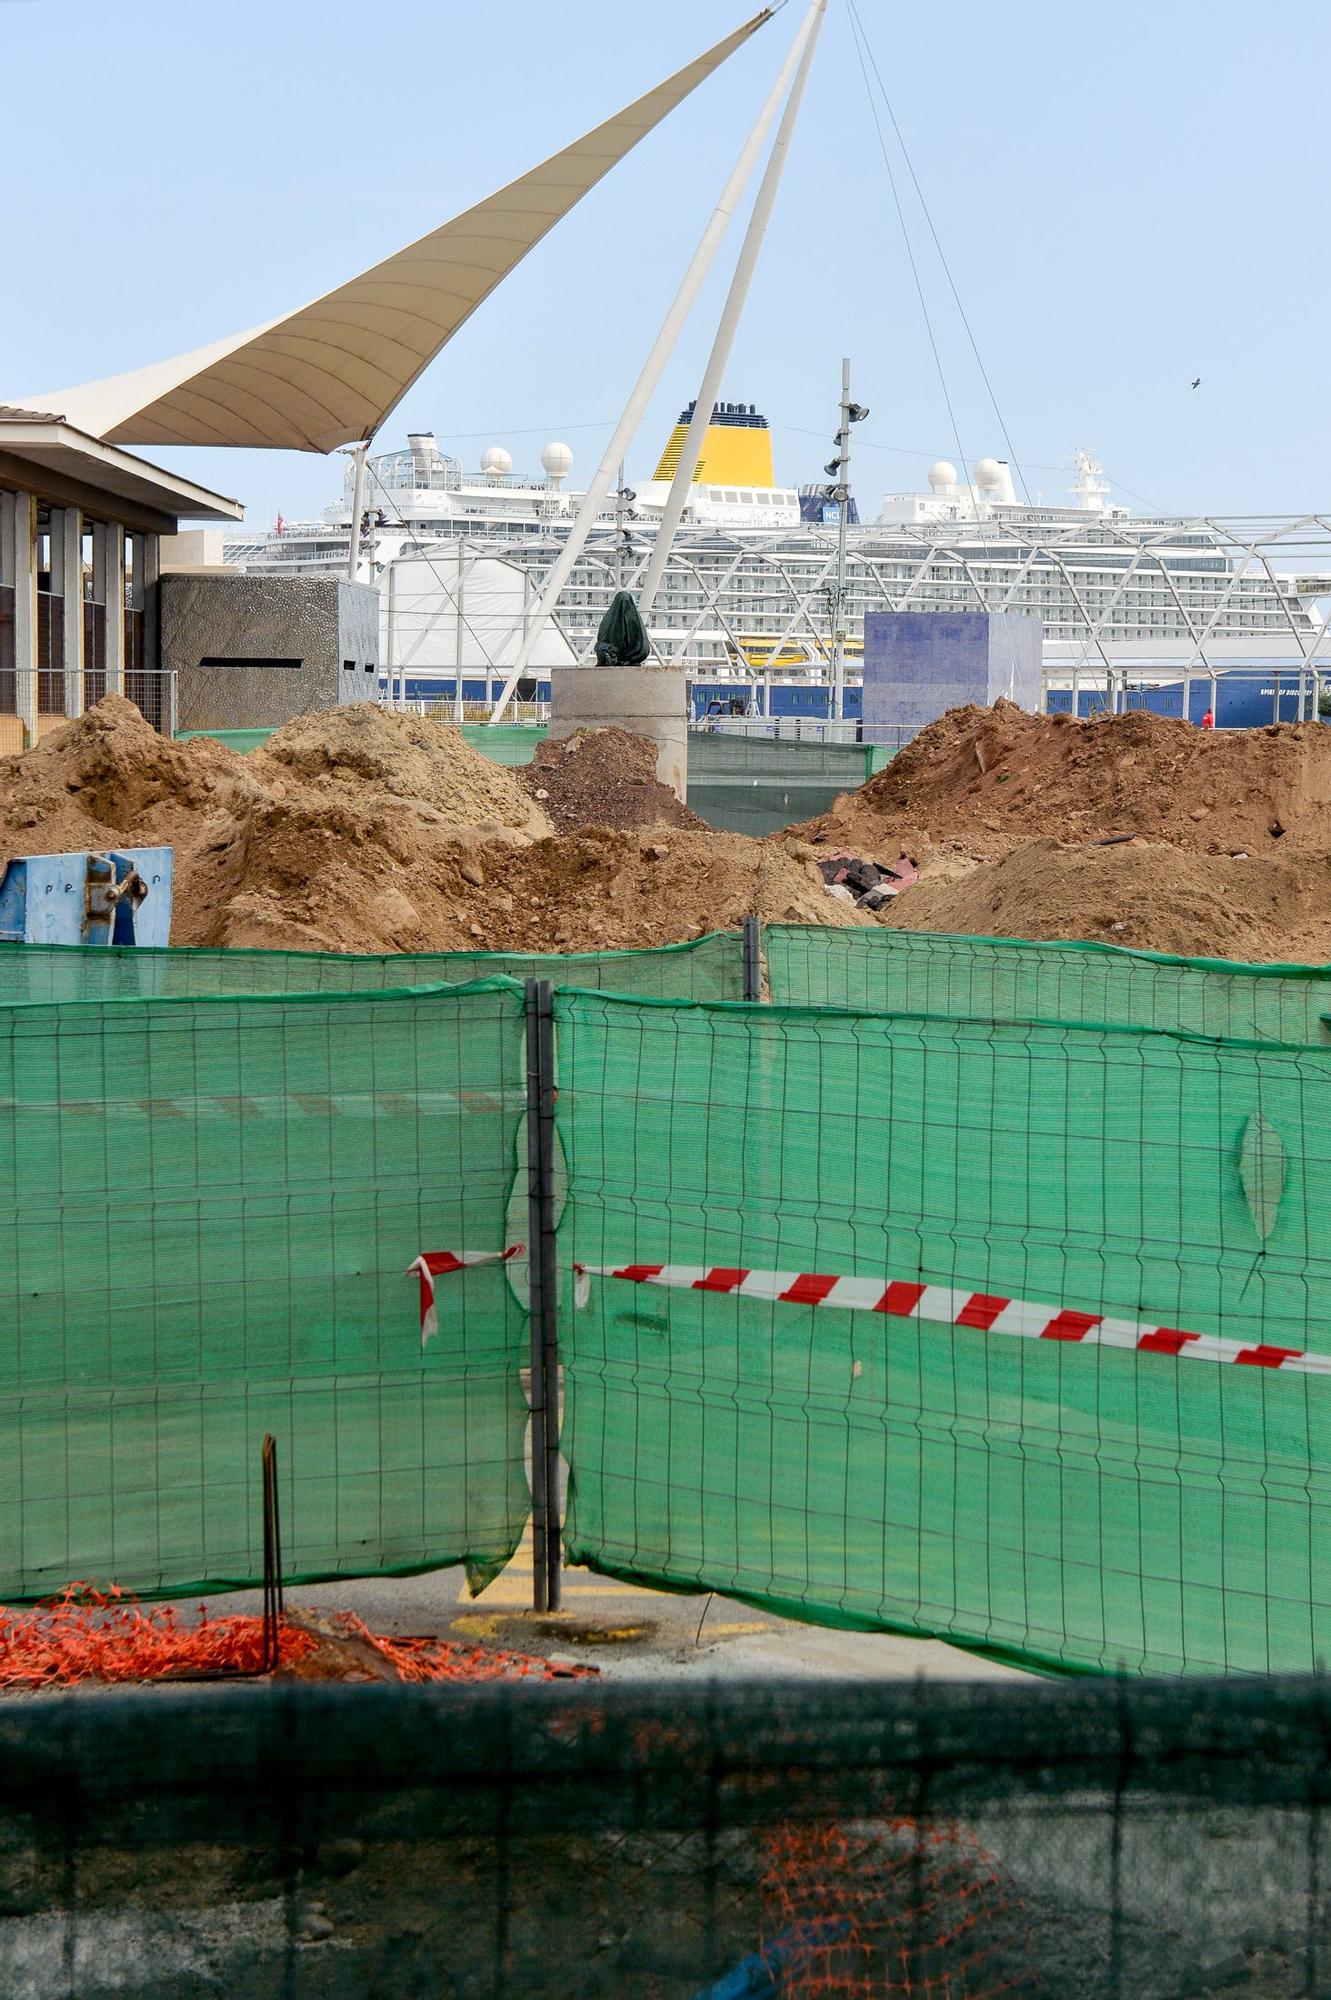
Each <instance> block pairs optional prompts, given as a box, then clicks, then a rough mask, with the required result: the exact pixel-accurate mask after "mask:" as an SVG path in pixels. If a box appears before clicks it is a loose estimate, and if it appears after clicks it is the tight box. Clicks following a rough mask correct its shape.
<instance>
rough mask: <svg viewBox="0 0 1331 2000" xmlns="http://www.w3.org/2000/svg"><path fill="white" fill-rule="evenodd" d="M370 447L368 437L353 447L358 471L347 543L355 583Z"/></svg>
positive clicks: (349, 575)
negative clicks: (366, 465) (366, 462)
mask: <svg viewBox="0 0 1331 2000" xmlns="http://www.w3.org/2000/svg"><path fill="white" fill-rule="evenodd" d="M369 449H370V442H369V439H368V438H366V439H364V440H363V441H362V443H360V444H354V445H352V447H351V456H352V460H353V462H354V464H355V468H356V472H355V477H354V478H353V480H352V482H351V539H350V542H349V543H348V545H347V576H348V578H349V580H350V581H351V582H352V583H355V582H356V580H357V578H358V577H359V576H360V517H361V510H362V509H363V507H364V505H365V454H366V452H367V451H368V450H369Z"/></svg>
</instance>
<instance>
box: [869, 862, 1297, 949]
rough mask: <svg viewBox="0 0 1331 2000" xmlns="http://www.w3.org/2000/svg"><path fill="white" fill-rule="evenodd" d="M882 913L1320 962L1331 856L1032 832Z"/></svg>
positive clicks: (916, 925) (904, 922)
mask: <svg viewBox="0 0 1331 2000" xmlns="http://www.w3.org/2000/svg"><path fill="white" fill-rule="evenodd" d="M883 914H884V920H885V921H886V922H887V923H888V924H891V925H895V926H897V927H899V928H901V929H904V930H913V931H953V932H960V933H964V934H967V935H970V936H973V937H1016V938H1051V939H1053V938H1087V939H1091V940H1092V941H1094V942H1096V943H1100V944H1121V945H1132V946H1135V947H1136V948H1137V949H1139V950H1150V951H1169V952H1179V953H1182V954H1183V955H1185V956H1187V957H1210V958H1239V959H1285V958H1292V959H1302V960H1305V961H1307V962H1308V963H1320V962H1323V961H1325V960H1326V959H1328V958H1329V957H1331V856H1326V855H1316V856H1314V855H1306V854H1299V853H1291V854H1281V855H1278V856H1272V857H1270V858H1265V857H1263V858H1262V859H1257V858H1255V857H1254V858H1251V859H1248V860H1236V859H1233V858H1232V857H1230V856H1228V855H1201V854H1191V853H1186V852H1182V851H1180V850H1179V849H1178V848H1176V847H1169V846H1166V845H1163V844H1161V843H1157V842H1152V841H1146V840H1141V839H1135V840H1132V841H1129V842H1125V843H1122V844H1117V845H1114V846H1112V847H1104V846H1097V845H1090V846H1070V845H1066V844H1064V843H1062V842H1060V841H1057V840H1034V841H1027V842H1026V843H1024V844H1023V845H1022V846H1020V847H1017V848H1014V849H1013V851H1012V852H1011V853H1009V854H1007V855H1004V856H1003V857H1002V858H1001V859H1000V860H996V861H990V862H985V863H982V864H981V865H980V866H978V867H975V868H972V869H971V870H970V872H969V873H968V874H966V875H964V876H962V877H961V878H960V879H959V880H956V881H953V882H939V883H935V884H930V883H927V882H921V883H920V885H919V886H918V887H916V888H913V889H910V890H908V891H906V892H905V894H903V895H901V896H899V897H898V898H897V900H896V902H895V903H893V904H892V905H890V907H889V908H888V909H887V910H886V911H885V912H884V913H883Z"/></svg>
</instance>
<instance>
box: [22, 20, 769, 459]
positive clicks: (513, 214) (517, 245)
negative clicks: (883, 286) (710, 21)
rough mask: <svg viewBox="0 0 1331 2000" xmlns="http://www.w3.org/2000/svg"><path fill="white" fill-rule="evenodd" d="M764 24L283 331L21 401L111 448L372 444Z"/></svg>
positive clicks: (753, 25)
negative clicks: (535, 255)
mask: <svg viewBox="0 0 1331 2000" xmlns="http://www.w3.org/2000/svg"><path fill="white" fill-rule="evenodd" d="M771 11H772V10H771V9H770V8H764V9H763V11H762V12H761V13H759V14H755V15H754V17H753V18H752V20H750V21H747V22H746V23H745V24H744V25H743V27H740V28H737V29H736V30H735V32H734V33H733V34H731V35H727V36H726V37H725V39H724V40H723V41H720V42H718V43H717V44H716V46H715V47H714V48H711V49H709V50H707V52H706V53H705V54H704V55H701V56H699V57H698V58H697V60H696V61H695V62H691V63H689V64H688V65H687V67H685V68H684V69H681V70H679V71H677V72H676V74H675V75H674V76H672V77H670V78H668V80H667V81H666V82H665V83H662V84H659V85H658V86H657V88H656V89H655V90H651V91H649V92H648V93H647V95H646V96H645V97H640V98H639V99H638V100H637V102H636V103H634V104H630V105H629V106H628V107H627V109H625V110H623V111H620V112H618V113H617V114H616V116H615V117H613V118H609V119H607V120H606V122H605V124H603V125H598V126H597V128H596V130H595V131H594V132H589V133H587V135H586V136H585V137H584V138H581V139H578V140H575V141H574V143H573V144H572V145H571V146H567V147H565V149H564V151H563V152H562V153H556V154H555V156H554V157H553V159H549V160H547V161H545V163H544V164H543V165H542V166H539V167H533V169H532V170H531V172H530V173H527V174H524V175H523V176H522V178H521V179H520V180H516V181H513V182H512V183H511V184H510V185H509V186H508V187H506V188H502V189H501V190H500V192H499V193H498V194H494V195H491V196H490V197H489V199H488V200H486V201H482V202H479V203H478V204H477V205H476V207H475V208H470V209H468V210H467V211H466V213H465V214H463V215H460V216H458V217H456V218H455V219H454V220H453V221H452V222H446V223H445V224H444V225H443V226H442V228H439V229H435V230H432V231H431V232H430V234H429V235H428V236H422V237H421V238H420V239H419V241H417V242H415V243H411V244H408V245H407V247H406V248H405V249H404V250H399V251H397V252H396V253H395V254H394V255H393V256H391V257H387V258H385V259H384V261H383V262H382V263H381V264H376V265H375V266H374V267H373V269H371V270H369V271H364V272H362V273H361V275H360V276H359V277H358V278H352V279H351V280H350V282H349V283H347V284H345V285H341V286H339V287H338V289H337V290H336V291H332V292H328V293H326V294H325V295H324V297H323V298H320V299H316V300H315V301H314V302H313V304H311V305H307V306H302V307H301V308H300V309H299V310H298V311H297V312H293V313H289V314H288V315H287V316H286V317H285V318H284V319H278V320H272V321H270V322H269V323H268V324H267V325H265V326H259V327H254V328H252V329H251V330H250V331H249V332H247V333H238V334H235V335H233V336H232V338H231V339H229V340H219V341H215V342H214V343H213V344H212V345H211V346H209V347H200V348H197V349H195V350H194V352H193V353H190V354H182V355H177V356H176V357H175V359H174V360H170V361H159V362H155V363H154V364H153V365H152V366H150V367H147V368H139V369H135V370H134V371H133V372H132V373H131V374H128V375H114V376H110V377H108V378H107V379H106V380H104V381H101V382H89V383H85V384H84V385H83V386H82V387H80V388H74V389H56V390H46V391H43V392H42V394H41V395H39V396H28V397H22V398H19V399H18V400H19V401H21V402H22V403H23V404H24V405H25V406H27V407H30V408H33V409H39V410H53V411H57V412H59V414H60V415H61V416H62V417H64V418H65V419H66V420H67V421H68V422H69V423H72V424H75V425H77V426H78V427H79V428H80V429H81V430H84V431H86V432H89V433H90V434H91V435H92V436H94V437H98V438H103V439H106V440H108V441H110V442H114V443H116V444H147V445H164V444H182V445H260V446H262V445H269V446H277V447H284V448H286V449H288V450H296V451H332V450H334V449H335V448H336V447H337V446H338V445H341V444H350V443H354V442H356V441H357V440H359V439H362V438H370V437H373V436H374V434H375V432H376V431H377V430H378V428H379V426H380V424H382V423H383V421H384V419H385V417H386V416H387V415H388V414H389V412H390V411H391V410H392V409H393V408H394V406H395V405H396V404H397V403H398V402H400V401H401V399H402V397H403V396H404V395H405V394H406V392H407V390H408V389H409V388H410V387H411V385H412V383H413V382H414V381H415V380H416V378H417V376H418V375H419V374H420V373H421V372H422V370H423V369H424V368H426V367H428V365H429V363H430V362H431V361H432V360H433V359H434V357H435V355H436V354H438V352H439V350H440V348H441V347H443V346H444V344H445V343H446V342H447V341H448V340H450V339H451V338H452V336H453V335H454V334H455V333H456V332H457V330H458V328H459V327H460V326H462V325H463V323H464V322H465V321H466V320H467V319H469V318H470V316H471V314H472V313H473V312H475V310H476V308H477V306H478V305H480V304H481V302H482V300H483V299H485V298H487V297H488V296H489V294H490V293H491V292H492V291H493V290H494V288H495V286H496V285H497V284H498V283H499V282H500V280H501V279H503V278H505V277H506V276H507V275H508V273H509V272H510V271H511V270H512V269H513V268H514V266H515V265H516V264H518V263H520V262H521V260H522V259H523V258H524V257H525V256H526V254H527V252H528V251H529V250H530V249H532V247H533V246H534V245H535V244H537V243H539V242H540V240H541V238H542V237H543V236H545V235H546V234H547V233H548V232H549V231H550V230H551V229H552V228H553V227H554V225H555V223H556V222H558V221H559V220H560V218H561V217H562V216H564V215H567V214H568V212H569V210H570V209H571V208H573V207H574V206H575V205H576V203H577V202H579V201H580V200H581V199H582V197H583V195H585V194H586V193H587V191H588V189H589V188H592V187H594V186H595V185H596V183H597V182H598V181H599V180H601V179H602V178H603V176H604V175H605V174H607V173H608V172H609V171H610V169H611V168H612V167H613V166H614V165H615V164H616V163H617V162H618V161H619V160H621V159H622V158H623V157H624V155H625V154H626V153H628V152H630V151H631V150H632V149H633V147H634V146H636V145H637V143H638V141H639V140H640V139H641V138H643V137H645V135H646V134H647V133H648V132H650V131H651V130H652V128H653V127H654V126H656V125H658V124H659V123H660V121H661V120H662V119H663V118H664V117H665V116H666V115H667V114H668V113H669V112H670V111H672V110H673V109H674V108H675V106H676V105H677V104H679V103H680V102H681V101H682V100H683V99H684V98H685V97H687V96H688V95H689V93H690V92H691V91H692V90H694V89H696V88H697V86H698V85H699V84H700V83H701V82H702V81H703V80H704V78H706V77H708V76H710V75H711V73H712V71H713V70H714V69H716V68H717V67H718V66H719V65H720V64H721V63H723V62H724V61H725V60H726V58H727V56H729V55H731V54H732V53H733V52H734V51H735V50H736V49H737V48H738V47H739V46H740V45H741V43H743V42H745V41H747V40H748V38H749V36H750V35H752V34H753V33H754V31H755V30H756V29H757V28H759V27H761V25H762V24H763V22H764V21H766V20H768V19H769V18H770V15H771Z"/></svg>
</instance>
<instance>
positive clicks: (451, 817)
mask: <svg viewBox="0 0 1331 2000" xmlns="http://www.w3.org/2000/svg"><path fill="white" fill-rule="evenodd" d="M248 762H249V765H250V769H251V771H252V772H253V775H254V776H255V777H256V778H257V779H258V780H259V781H260V783H263V784H268V785H270V786H272V787H274V788H275V789H276V790H278V791H279V792H283V791H287V790H289V789H290V788H291V786H292V783H293V781H295V782H296V783H298V784H299V785H300V786H301V787H303V788H304V787H309V788H311V789H313V790H315V791H318V792H321V793H322V794H324V795H325V796H336V795H338V794H341V795H349V794H354V795H355V796H356V797H359V798H363V797H364V796H365V795H366V794H376V795H379V796H382V797H384V798H386V799H405V800H408V801H413V800H414V801H417V802H419V803H420V804H422V805H426V806H431V807H433V808H434V810H435V811H436V812H437V813H439V814H440V815H441V816H442V817H443V818H444V819H445V820H448V821H449V822H450V823H452V824H453V825H456V826H485V825H491V826H500V827H515V828H516V829H517V830H518V831H519V832H520V833H528V834H531V835H532V836H533V837H537V836H539V835H541V834H546V833H549V832H550V831H551V822H550V820H549V819H548V818H547V817H546V815H545V813H543V812H542V810H541V808H540V806H539V805H537V804H536V802H535V801H534V800H533V799H532V798H530V797H529V795H528V793H527V791H526V789H525V787H524V786H523V785H522V784H521V783H520V782H519V780H518V777H517V775H516V773H515V772H513V771H510V770H507V769H505V767H504V766H503V765H502V764H495V763H492V762H491V760H490V759H489V758H488V757H483V756H482V755H481V753H480V751H479V750H473V748H472V746H471V745H470V743H468V742H467V740H466V738H465V737H464V736H463V734H462V731H461V730H460V729H456V728H455V727H454V726H453V724H452V723H451V722H435V721H432V720H431V719H430V718H429V717H427V716H418V715H392V714H390V713H389V712H388V711H387V710H386V709H382V708H379V707H377V706H376V705H375V704H374V703H373V702H369V701H360V702H356V703H354V704H352V705H351V706H349V707H347V708H331V709H325V710H323V711H322V712H321V713H320V714H317V715H302V716H298V717H297V718H296V720H295V721H294V722H288V723H285V724H284V725H283V726H282V728H281V729H279V730H277V731H276V733H275V734H274V735H272V736H270V737H269V739H268V741H267V742H266V743H265V744H264V745H263V747H262V749H260V750H256V751H255V752H254V753H253V754H252V756H251V757H250V758H249V759H248Z"/></svg>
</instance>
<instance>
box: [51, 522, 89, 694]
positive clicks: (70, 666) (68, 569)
mask: <svg viewBox="0 0 1331 2000" xmlns="http://www.w3.org/2000/svg"><path fill="white" fill-rule="evenodd" d="M51 557H52V562H53V564H54V567H55V571H56V574H55V577H54V578H53V582H54V584H55V588H56V590H57V591H58V592H59V595H60V601H61V604H62V606H63V616H62V619H61V631H62V641H63V645H62V655H63V656H62V659H61V665H62V667H63V668H64V673H65V700H64V709H65V714H66V715H82V713H83V516H82V514H80V512H79V510H78V508H77V507H62V508H61V509H60V511H59V513H58V514H54V515H53V516H52V519H51Z"/></svg>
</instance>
